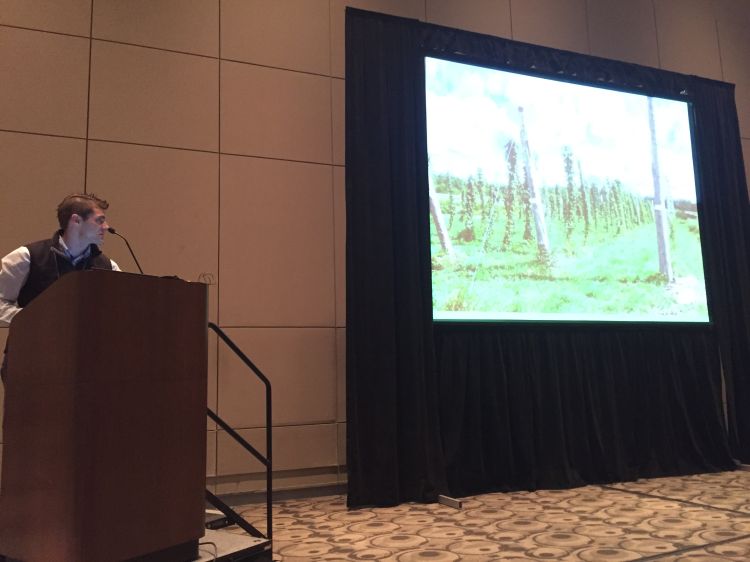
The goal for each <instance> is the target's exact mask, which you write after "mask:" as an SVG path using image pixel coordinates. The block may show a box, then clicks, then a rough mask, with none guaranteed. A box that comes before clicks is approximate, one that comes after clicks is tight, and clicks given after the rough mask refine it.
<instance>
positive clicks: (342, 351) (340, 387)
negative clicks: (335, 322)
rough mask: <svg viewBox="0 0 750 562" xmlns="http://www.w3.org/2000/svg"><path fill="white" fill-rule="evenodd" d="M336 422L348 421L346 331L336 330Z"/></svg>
mask: <svg viewBox="0 0 750 562" xmlns="http://www.w3.org/2000/svg"><path fill="white" fill-rule="evenodd" d="M336 421H338V422H345V421H346V329H345V328H336Z"/></svg>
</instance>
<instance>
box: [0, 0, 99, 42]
mask: <svg viewBox="0 0 750 562" xmlns="http://www.w3.org/2000/svg"><path fill="white" fill-rule="evenodd" d="M90 16H91V0H0V24H3V25H17V26H19V27H29V28H31V29H41V30H44V31H55V32H57V33H70V34H72V35H85V36H87V37H88V35H89V30H90V28H91V17H90Z"/></svg>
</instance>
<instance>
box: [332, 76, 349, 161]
mask: <svg viewBox="0 0 750 562" xmlns="http://www.w3.org/2000/svg"><path fill="white" fill-rule="evenodd" d="M345 85H346V82H344V81H343V80H340V79H338V78H332V79H331V111H332V115H331V118H332V123H333V124H332V126H331V129H332V131H333V133H332V134H333V163H334V164H337V165H339V166H343V165H344V164H345V163H346V153H345V148H346V146H345V145H346V105H345V104H346V91H345V90H346V87H345Z"/></svg>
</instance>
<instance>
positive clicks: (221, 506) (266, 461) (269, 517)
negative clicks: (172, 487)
mask: <svg viewBox="0 0 750 562" xmlns="http://www.w3.org/2000/svg"><path fill="white" fill-rule="evenodd" d="M208 327H209V328H210V329H211V330H213V331H214V332H216V335H217V336H219V338H221V339H222V341H223V342H224V343H225V344H227V345H228V346H229V348H230V349H231V350H232V351H234V353H235V354H236V355H237V357H239V358H240V360H241V361H242V362H243V363H244V364H245V365H246V366H247V367H249V368H250V370H251V371H253V373H255V375H256V376H257V377H258V378H259V379H260V380H261V382H262V383H263V384H264V385H265V387H266V454H265V456H264V455H262V454H261V453H260V452H258V450H257V449H256V448H255V447H253V446H252V445H250V443H248V442H247V441H245V440H244V439H243V438H242V437H241V436H240V435H239V434H238V433H237V432H236V431H235V430H234V429H232V428H231V427H229V425H228V424H227V423H226V422H225V421H224V420H222V419H221V418H220V417H219V416H217V415H216V414H215V413H214V412H212V411H211V409H210V408H209V409H208V411H207V414H208V417H210V418H211V419H212V420H213V421H215V422H216V423H217V424H218V425H219V426H220V427H221V428H222V429H223V430H224V431H226V432H227V433H228V434H229V436H230V437H232V438H233V439H234V440H235V441H237V442H238V443H239V444H240V445H242V446H243V447H244V448H245V449H246V450H247V451H248V452H250V453H251V454H252V455H253V456H254V457H255V458H256V459H258V460H259V461H260V462H261V463H262V464H263V465H264V466H265V467H266V525H267V531H266V536H264V535H263V534H262V533H260V531H258V530H257V529H255V527H253V526H252V525H250V524H249V523H247V522H246V521H245V520H244V519H242V518H241V517H240V516H239V515H237V514H236V513H235V512H234V511H233V510H232V509H231V508H230V507H229V506H227V505H226V504H225V503H224V502H222V501H221V500H220V499H219V498H217V497H216V496H215V495H213V494H212V493H211V492H209V491H208V490H206V499H207V500H208V501H209V502H210V503H211V504H212V505H213V506H214V507H216V508H217V509H218V510H220V511H221V512H222V513H224V515H226V516H227V518H228V519H230V520H231V521H232V522H233V523H235V524H237V525H238V526H240V527H241V528H242V529H244V530H245V531H247V532H248V533H249V534H251V535H253V536H254V537H258V538H268V539H269V540H271V539H273V525H272V523H273V513H272V509H271V504H272V503H273V502H272V500H273V487H272V472H271V468H272V461H271V459H272V458H273V457H272V454H271V453H272V440H271V431H272V423H271V420H272V417H271V381H269V380H268V378H266V376H265V375H264V374H263V373H262V372H261V371H260V369H258V367H256V366H255V364H254V363H253V362H252V361H250V359H249V358H248V357H247V355H245V354H244V353H243V352H242V350H241V349H240V348H239V347H237V345H236V344H235V343H234V342H233V341H232V340H231V339H230V338H229V336H227V335H226V334H225V333H224V331H223V330H222V329H221V328H219V327H218V326H217V325H216V324H214V323H213V322H209V323H208ZM243 523H244V524H243ZM250 529H252V531H251V530H250ZM253 531H254V532H253ZM256 533H257V534H256Z"/></svg>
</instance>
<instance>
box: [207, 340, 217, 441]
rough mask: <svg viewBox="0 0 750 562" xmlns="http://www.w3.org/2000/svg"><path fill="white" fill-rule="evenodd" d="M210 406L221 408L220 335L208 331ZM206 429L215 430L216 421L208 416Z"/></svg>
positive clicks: (208, 396)
mask: <svg viewBox="0 0 750 562" xmlns="http://www.w3.org/2000/svg"><path fill="white" fill-rule="evenodd" d="M207 384H208V389H207V390H208V392H207V402H208V407H209V408H211V410H213V411H214V413H215V412H216V411H217V410H218V408H219V402H218V400H219V398H218V397H219V337H218V336H217V335H216V334H215V333H214V332H213V331H209V332H208V382H207ZM206 429H209V430H215V429H216V422H215V421H213V420H212V419H211V418H209V417H208V416H206Z"/></svg>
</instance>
